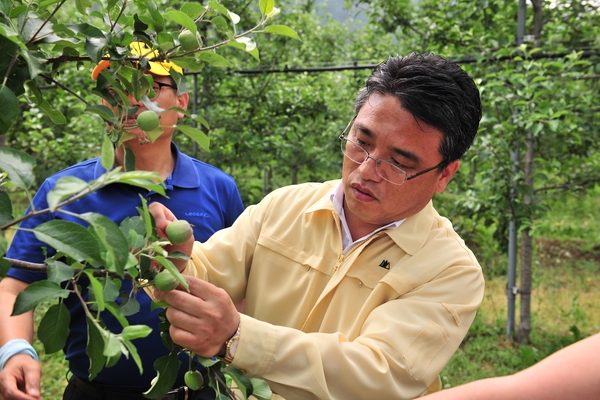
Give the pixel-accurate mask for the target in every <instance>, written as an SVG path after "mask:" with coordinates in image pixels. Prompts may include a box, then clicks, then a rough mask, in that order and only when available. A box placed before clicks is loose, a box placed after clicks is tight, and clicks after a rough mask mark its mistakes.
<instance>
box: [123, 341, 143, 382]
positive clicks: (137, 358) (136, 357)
mask: <svg viewBox="0 0 600 400" xmlns="http://www.w3.org/2000/svg"><path fill="white" fill-rule="evenodd" d="M123 344H124V345H125V346H126V347H127V349H128V350H129V353H130V354H131V356H132V357H133V361H135V364H136V365H137V366H138V369H139V370H140V374H141V373H143V372H144V366H143V364H142V359H141V358H140V355H139V353H138V351H137V348H136V347H135V346H134V344H133V343H131V342H130V341H129V340H124V341H123Z"/></svg>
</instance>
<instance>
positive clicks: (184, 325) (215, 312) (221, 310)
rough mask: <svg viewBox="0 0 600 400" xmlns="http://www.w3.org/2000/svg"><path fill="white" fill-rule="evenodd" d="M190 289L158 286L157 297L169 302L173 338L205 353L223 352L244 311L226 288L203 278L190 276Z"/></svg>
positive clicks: (168, 312)
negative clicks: (239, 311) (237, 305)
mask: <svg viewBox="0 0 600 400" xmlns="http://www.w3.org/2000/svg"><path fill="white" fill-rule="evenodd" d="M186 279H187V281H188V283H189V284H190V292H189V293H188V292H186V291H185V290H182V287H181V286H179V288H178V289H177V290H173V291H170V292H161V291H160V290H156V291H155V292H154V295H155V296H156V298H157V299H159V300H162V301H165V302H167V303H169V305H170V307H168V308H167V319H168V320H169V322H171V327H170V331H169V332H170V334H171V338H172V339H173V341H174V342H175V343H177V344H178V345H180V346H182V347H185V348H187V349H189V350H191V351H192V352H194V353H195V354H198V355H199V356H202V357H212V356H214V355H217V354H219V352H220V351H221V349H222V347H223V344H224V343H225V341H226V340H228V339H229V338H230V337H231V336H233V334H234V333H235V332H236V330H237V327H238V324H239V322H240V315H239V313H238V311H237V310H236V308H235V305H234V304H233V301H232V300H231V298H230V297H229V295H228V294H227V292H225V291H224V290H223V289H220V288H218V287H216V286H215V285H213V284H211V283H208V282H205V281H203V280H201V279H198V278H194V277H191V276H186Z"/></svg>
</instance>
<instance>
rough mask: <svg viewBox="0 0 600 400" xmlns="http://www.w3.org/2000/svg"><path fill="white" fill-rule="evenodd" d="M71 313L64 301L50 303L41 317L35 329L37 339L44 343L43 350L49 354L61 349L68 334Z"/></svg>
mask: <svg viewBox="0 0 600 400" xmlns="http://www.w3.org/2000/svg"><path fill="white" fill-rule="evenodd" d="M70 322H71V314H70V312H69V310H68V309H67V307H66V306H65V304H64V303H62V302H61V303H58V304H54V305H52V306H51V307H50V308H49V309H48V311H46V314H44V316H43V317H42V320H41V321H40V324H39V326H38V330H37V336H38V339H40V341H41V342H42V343H43V344H44V350H45V351H46V353H47V354H51V353H54V352H57V351H59V350H61V349H62V348H63V347H64V346H65V343H66V342H67V336H69V323H70Z"/></svg>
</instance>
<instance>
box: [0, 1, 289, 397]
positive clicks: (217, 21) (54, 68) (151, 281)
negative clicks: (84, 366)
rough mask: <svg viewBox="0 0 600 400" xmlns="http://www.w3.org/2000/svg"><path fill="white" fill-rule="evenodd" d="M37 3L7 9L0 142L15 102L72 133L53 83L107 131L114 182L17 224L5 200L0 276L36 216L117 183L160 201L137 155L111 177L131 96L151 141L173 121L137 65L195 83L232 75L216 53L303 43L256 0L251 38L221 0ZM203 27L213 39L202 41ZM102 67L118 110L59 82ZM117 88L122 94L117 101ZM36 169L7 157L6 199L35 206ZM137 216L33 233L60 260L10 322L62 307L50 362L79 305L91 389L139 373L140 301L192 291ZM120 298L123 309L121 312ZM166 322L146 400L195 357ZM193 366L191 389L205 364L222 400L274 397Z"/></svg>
mask: <svg viewBox="0 0 600 400" xmlns="http://www.w3.org/2000/svg"><path fill="white" fill-rule="evenodd" d="M32 4H33V3H27V4H24V3H22V2H21V1H19V0H0V51H2V54H3V59H4V60H5V61H4V62H0V76H2V77H3V80H2V81H0V103H1V104H2V105H3V112H2V113H1V114H0V134H3V133H5V132H7V131H8V130H9V129H10V128H11V126H12V125H13V124H14V123H15V121H16V120H17V118H18V117H19V113H20V108H19V101H20V99H22V98H24V99H26V100H27V101H30V102H32V103H35V104H36V105H37V106H38V107H39V108H40V109H41V110H42V111H43V112H45V113H46V114H47V115H48V116H49V117H50V119H51V120H52V122H53V123H55V124H65V123H66V122H67V120H66V118H65V116H64V115H63V114H62V113H61V111H60V110H58V109H55V108H53V105H52V104H51V103H50V102H48V100H47V99H45V98H44V93H43V91H42V90H41V88H42V86H45V85H47V84H49V83H50V84H55V85H57V86H58V87H60V88H62V89H63V90H65V91H66V92H67V93H70V94H71V95H73V97H74V98H75V99H76V100H77V101H81V102H83V103H84V104H85V105H86V112H89V113H93V114H96V115H99V116H100V117H101V118H102V119H103V120H104V121H105V122H106V123H107V125H108V126H109V131H108V134H107V135H105V136H104V138H103V143H102V146H101V153H102V156H101V160H102V166H103V167H104V168H105V170H106V171H108V172H106V173H105V174H104V175H102V176H101V177H99V178H98V179H97V180H95V181H92V182H84V181H80V180H78V179H76V178H73V177H67V178H62V179H60V180H59V181H58V182H57V184H56V186H55V187H54V188H53V189H52V190H51V192H50V193H49V195H48V205H49V207H48V209H46V210H35V211H33V212H32V213H31V214H28V215H25V216H24V217H23V218H17V219H15V218H14V217H13V209H12V204H11V200H10V198H9V196H8V194H7V191H5V190H0V231H1V232H2V235H0V256H2V257H0V276H4V275H5V274H6V271H7V270H8V269H9V268H10V267H11V266H14V267H16V268H19V267H21V266H23V264H22V263H19V261H18V260H17V261H16V262H15V264H14V265H13V263H12V262H11V260H7V259H6V258H4V257H3V256H4V255H5V254H6V251H7V249H8V240H7V239H6V237H5V236H4V232H5V231H6V230H8V229H14V228H15V227H16V226H17V225H18V224H19V222H21V221H22V220H23V219H26V218H31V217H33V216H35V215H38V214H39V213H44V212H55V211H57V210H59V209H60V208H61V207H62V206H64V205H65V204H68V202H71V201H74V200H76V199H77V198H80V197H81V196H84V195H87V194H89V193H91V192H93V191H95V190H98V189H100V188H102V187H104V186H106V185H110V184H114V183H123V184H129V185H134V186H140V187H144V188H146V189H148V190H152V191H154V192H156V193H158V194H163V195H164V193H165V192H164V187H163V185H162V183H157V182H162V180H161V179H160V177H159V176H158V174H156V173H150V172H144V171H135V170H134V168H132V166H133V165H134V162H133V161H134V160H133V159H132V158H131V154H130V153H127V154H129V156H128V157H126V162H125V166H124V168H123V169H121V168H113V166H114V149H115V148H116V147H118V146H120V145H121V144H122V143H123V141H124V140H126V139H127V138H128V136H127V135H128V133H127V130H128V129H129V128H130V127H128V126H126V124H125V121H126V119H127V116H128V115H134V114H135V113H136V111H137V107H134V106H132V105H131V101H130V99H129V96H133V97H135V99H136V101H141V102H142V103H143V104H144V106H145V107H146V108H147V109H148V110H149V111H148V112H147V114H144V116H142V118H141V119H140V118H138V120H137V124H138V125H139V127H140V128H142V129H143V130H144V131H146V132H147V133H149V135H148V136H149V137H150V138H151V139H152V138H153V137H156V136H155V135H154V133H157V132H159V131H161V130H162V128H161V127H160V126H159V125H158V124H157V120H158V118H157V117H158V116H157V114H159V113H161V112H164V111H167V110H163V109H160V108H159V107H158V105H157V104H156V103H154V102H152V101H151V100H150V98H149V96H148V94H149V92H151V90H152V89H151V88H152V78H151V77H149V76H148V75H146V74H144V73H143V72H141V71H140V70H139V69H138V68H137V67H138V66H142V67H143V66H144V65H147V64H148V63H149V62H153V61H156V62H160V61H173V60H176V63H177V65H179V66H181V67H182V68H184V69H186V70H188V71H191V72H198V71H200V70H201V69H202V68H203V67H204V66H205V65H211V66H215V67H227V66H229V65H230V64H229V61H228V60H227V59H226V58H225V57H223V56H222V55H220V54H219V53H218V52H217V50H218V49H220V48H222V47H225V46H228V47H233V48H236V49H240V50H242V51H244V52H246V53H247V54H249V55H250V56H251V57H254V58H255V59H257V60H259V52H258V47H257V44H256V42H255V40H254V36H255V35H256V34H264V33H267V34H276V35H284V36H288V37H292V38H294V39H298V36H297V34H296V32H294V31H293V30H292V29H290V28H289V27H287V26H284V25H274V24H272V20H273V18H275V17H276V16H277V15H278V14H279V12H280V10H279V9H278V8H276V7H275V6H274V0H257V4H258V13H257V15H258V19H257V21H256V23H255V24H254V26H253V27H252V28H250V29H246V30H240V29H239V23H240V17H239V16H238V15H237V14H236V13H234V12H232V11H230V10H228V9H227V8H226V7H225V6H224V5H222V4H221V3H220V1H219V0H208V1H207V2H206V4H205V5H203V4H201V3H197V2H189V3H183V4H182V5H181V6H180V7H179V8H177V9H175V8H172V7H171V8H167V9H166V10H162V9H161V10H159V9H158V6H157V4H156V3H155V2H154V1H153V0H138V1H135V2H130V1H127V0H125V1H121V2H116V1H106V0H83V1H76V2H67V1H66V0H60V1H46V2H40V3H36V4H35V5H36V8H35V9H34V8H33V7H32ZM69 6H71V7H73V6H74V7H75V8H76V9H74V10H73V11H72V13H74V14H76V15H77V17H76V18H75V20H79V21H81V22H80V23H76V24H72V23H69V21H66V20H61V19H60V17H59V15H61V13H60V12H59V11H63V10H64V9H65V8H66V7H69ZM199 27H202V28H203V29H204V31H206V32H210V33H211V34H210V35H207V36H208V37H206V36H202V35H201V34H200V30H199ZM206 27H211V28H210V29H206ZM148 32H153V34H149V33H148ZM134 41H142V42H144V43H145V44H146V45H147V46H149V48H151V49H153V50H155V52H153V53H152V55H150V54H148V55H145V56H144V55H141V56H140V55H134V54H132V52H131V50H130V46H129V45H130V44H131V43H132V42H134ZM103 60H104V61H108V62H109V63H110V68H109V71H105V72H103V73H102V77H101V79H98V80H97V83H96V86H95V88H94V89H93V90H92V92H93V93H94V94H96V95H97V96H98V97H99V98H101V99H104V100H105V101H106V102H107V103H108V104H110V105H111V106H112V107H114V109H113V108H109V107H105V106H102V105H92V104H89V103H87V102H86V100H85V99H84V96H81V95H80V94H78V93H77V91H76V90H72V89H70V88H69V84H68V83H65V82H61V79H60V74H61V72H62V71H63V70H64V69H65V68H68V67H69V65H72V64H81V63H83V62H88V61H89V62H90V63H91V65H96V64H98V63H100V62H101V61H103ZM171 76H172V77H173V79H174V80H175V82H176V84H177V87H178V88H179V90H181V91H185V90H187V88H188V87H189V85H188V84H187V82H186V78H185V76H184V75H182V74H177V73H176V72H172V73H171ZM109 87H110V88H111V89H112V90H114V91H112V92H111V91H109V90H108V89H109ZM115 110H116V111H115ZM176 110H177V111H178V112H181V113H183V114H184V115H186V116H188V117H191V118H192V119H193V120H194V121H195V122H197V123H198V124H200V125H202V126H203V127H204V128H205V129H208V128H209V127H208V123H207V122H206V121H205V120H204V118H202V116H200V115H191V114H190V113H189V112H187V111H186V110H182V109H176ZM175 129H177V130H179V131H180V132H182V133H183V134H185V135H187V136H189V137H190V138H192V139H193V140H194V141H196V142H197V143H198V144H199V145H200V146H201V147H203V148H205V149H208V139H207V137H206V135H205V134H204V132H203V131H202V130H200V129H196V128H195V127H192V126H188V125H178V126H176V127H175ZM33 163H34V162H33V159H32V158H31V157H29V156H28V155H26V154H24V153H20V152H17V151H15V150H12V149H10V148H5V147H0V171H4V173H3V174H0V188H1V187H2V186H4V185H6V184H7V183H8V182H10V183H11V187H16V188H19V189H22V190H24V191H25V192H26V193H27V196H28V197H29V198H30V199H31V195H30V192H31V189H32V187H33V184H34V181H35V177H34V174H33ZM138 211H139V216H137V217H132V218H127V219H126V220H124V221H122V222H121V223H120V224H119V225H117V224H115V223H114V222H113V221H111V220H110V219H108V218H106V217H105V216H103V215H101V214H97V213H86V214H82V215H78V217H79V218H80V219H82V220H83V221H85V222H86V224H87V225H89V227H88V228H86V227H84V226H82V225H80V224H76V223H73V222H69V221H62V220H51V221H48V222H45V223H43V224H41V225H39V226H37V227H35V228H33V229H32V230H31V231H32V232H33V234H34V235H35V236H36V237H37V238H38V239H39V240H40V241H42V242H44V243H46V244H47V245H48V246H49V247H52V248H54V249H55V250H56V251H57V254H56V255H55V256H53V257H49V258H47V259H46V260H45V263H44V266H43V268H44V269H45V271H46V273H47V278H46V279H44V280H41V281H39V282H36V283H32V284H30V285H29V286H28V288H27V289H26V290H24V291H23V292H22V293H21V294H20V295H19V296H18V299H17V302H16V304H15V307H14V310H13V314H15V315H16V314H21V313H24V312H28V311H31V310H34V309H35V308H36V306H37V305H38V304H39V303H40V302H43V301H55V302H56V304H54V305H52V306H51V307H50V309H49V310H48V312H47V313H46V314H45V315H44V317H43V318H42V321H41V322H40V325H39V328H38V338H39V339H40V341H42V343H43V344H44V348H45V350H46V352H47V353H52V352H55V351H59V350H61V349H62V348H63V345H64V343H65V341H66V338H67V336H68V334H69V313H68V312H66V310H65V306H64V304H63V302H62V299H64V298H66V297H67V296H69V295H75V296H77V297H78V298H79V299H80V301H81V302H82V305H83V306H84V308H85V313H86V316H87V317H86V318H87V323H88V338H89V339H88V348H87V353H88V355H89V357H90V370H89V379H93V378H94V377H95V376H96V375H97V374H98V372H99V371H101V370H102V369H103V368H105V367H109V366H111V365H113V364H114V363H115V362H116V361H117V360H118V359H119V358H120V357H122V356H125V357H131V358H132V359H133V360H135V362H136V364H137V365H138V367H139V368H140V369H141V361H140V358H139V356H138V353H137V349H136V347H135V344H134V342H133V341H134V340H135V339H137V338H142V337H145V336H147V335H148V334H149V332H150V328H149V327H148V326H144V325H138V326H132V325H129V323H128V322H127V319H126V317H127V316H128V315H130V314H131V313H133V312H136V307H138V306H139V305H136V303H137V301H136V299H135V292H136V291H139V290H145V289H147V288H149V287H150V286H151V285H163V283H164V284H165V285H167V283H168V286H169V287H170V286H172V285H174V283H173V280H174V281H175V282H177V284H181V285H183V287H187V282H186V281H185V279H184V277H183V276H182V275H181V274H180V272H179V271H178V270H177V268H176V267H175V266H174V264H173V262H172V261H171V260H172V259H174V258H185V255H183V254H181V253H177V252H170V253H169V252H167V251H166V250H165V249H164V247H165V246H167V245H169V244H170V242H169V241H168V240H165V239H161V238H159V237H158V236H157V233H156V230H155V226H154V222H153V219H152V216H151V215H150V213H149V212H148V209H147V207H146V203H145V201H144V200H143V199H142V207H140V208H139V210H138ZM182 228H183V229H182ZM18 229H20V228H18ZM178 229H179V231H177V232H174V233H173V235H169V237H170V238H171V239H172V240H174V241H179V240H183V239H184V238H185V237H186V236H187V234H188V231H187V229H186V228H185V227H179V228H178ZM97 232H103V234H102V235H99V234H97ZM29 267H31V266H29ZM167 273H168V274H169V275H166V274H167ZM161 274H163V275H161ZM163 276H164V278H163ZM82 278H85V279H87V280H89V282H90V283H89V286H88V289H89V292H90V294H91V297H90V299H91V300H87V301H86V300H84V299H83V297H82V296H81V295H80V291H79V287H78V283H79V280H80V279H82ZM121 279H130V280H131V281H132V282H133V287H134V290H133V292H132V293H122V292H121V291H120V290H119V287H120V280H121ZM157 279H158V280H157ZM163 281H165V282H163ZM167 281H168V282H167ZM117 299H120V301H121V303H120V304H118V302H117V301H116V300H117ZM155 306H156V307H164V306H165V304H159V303H156V304H155ZM103 312H108V313H110V314H112V315H113V316H114V317H115V318H116V319H117V320H118V321H119V322H120V323H121V324H122V328H123V329H122V331H121V332H120V333H118V334H116V333H113V332H110V331H109V330H107V329H105V327H104V324H103V323H102V320H101V318H100V314H101V313H103ZM161 319H162V323H161V324H160V327H161V334H162V337H163V342H164V343H165V345H166V346H167V347H168V348H169V349H170V350H171V353H170V354H169V355H168V356H166V357H163V358H161V359H157V360H156V362H155V364H154V365H155V369H156V371H157V376H156V378H155V380H154V381H153V384H152V387H151V388H150V390H149V391H148V392H147V393H146V396H147V397H148V398H158V397H161V396H162V395H163V394H164V393H166V392H167V391H168V390H170V388H171V387H172V384H173V380H174V379H175V378H174V377H175V375H176V371H177V369H178V368H179V364H178V363H179V358H178V355H179V354H180V353H182V352H186V353H188V351H187V350H186V349H183V348H181V347H179V346H177V345H176V344H175V343H173V342H172V340H170V337H169V335H168V326H169V324H168V321H167V320H166V318H165V316H164V313H161ZM189 355H190V358H189V359H190V364H189V371H190V373H189V374H187V375H186V377H187V378H186V381H188V380H189V386H190V387H193V386H195V385H198V384H199V382H198V377H197V376H198V375H197V373H195V371H196V370H197V367H198V366H197V365H196V363H201V364H203V365H204V366H205V367H206V368H207V369H208V371H209V374H208V379H209V382H208V384H209V385H210V386H212V387H213V388H215V390H216V391H217V393H218V394H219V395H222V396H225V397H230V398H233V397H234V395H233V392H232V391H231V389H230V386H236V387H237V389H238V391H239V392H240V393H241V394H242V395H243V396H245V397H248V396H250V395H251V394H252V395H253V396H254V397H256V398H258V399H263V398H265V399H266V398H270V394H271V392H270V389H269V388H268V385H266V383H265V382H264V381H261V380H257V379H249V378H247V377H246V376H244V374H243V373H242V372H241V371H239V370H237V369H235V368H231V367H230V366H229V365H227V363H226V362H225V361H223V360H220V359H203V358H198V357H192V356H193V355H192V354H189ZM193 380H195V382H192V381H193Z"/></svg>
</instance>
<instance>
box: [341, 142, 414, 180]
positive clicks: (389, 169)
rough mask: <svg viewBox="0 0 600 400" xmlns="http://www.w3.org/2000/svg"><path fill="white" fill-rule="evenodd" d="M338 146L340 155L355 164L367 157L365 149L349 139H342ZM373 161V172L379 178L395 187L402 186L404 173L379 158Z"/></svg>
mask: <svg viewBox="0 0 600 400" xmlns="http://www.w3.org/2000/svg"><path fill="white" fill-rule="evenodd" d="M340 145H341V148H342V153H343V154H344V155H345V156H346V157H348V158H349V159H350V160H352V161H354V162H355V163H357V164H362V163H364V162H365V160H366V159H367V157H368V156H369V153H368V152H367V151H366V150H365V149H363V148H362V147H360V146H359V145H358V144H356V143H354V142H352V141H351V140H350V139H347V138H343V139H342V140H341V144H340ZM374 160H375V170H376V171H377V174H379V176H381V177H382V178H383V179H385V180H386V181H388V182H390V183H393V184H395V185H402V184H403V183H404V181H405V180H406V172H404V171H403V170H401V169H400V168H398V167H396V166H395V165H392V164H391V163H390V162H388V161H385V160H382V159H380V158H377V159H374Z"/></svg>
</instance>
